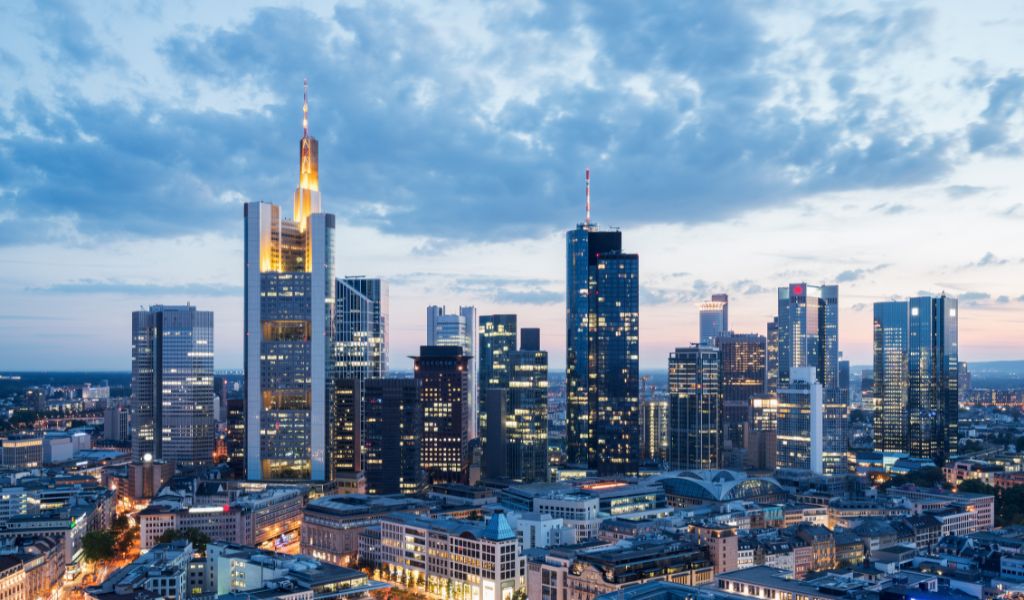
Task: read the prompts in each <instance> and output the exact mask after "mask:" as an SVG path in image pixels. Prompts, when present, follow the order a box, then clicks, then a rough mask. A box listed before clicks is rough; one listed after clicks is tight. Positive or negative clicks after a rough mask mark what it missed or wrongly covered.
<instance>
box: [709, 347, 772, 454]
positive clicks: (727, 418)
mask: <svg viewBox="0 0 1024 600" xmlns="http://www.w3.org/2000/svg"><path fill="white" fill-rule="evenodd" d="M714 345H715V346H716V347H717V348H718V351H719V353H720V356H721V364H722V378H721V389H722V434H723V435H722V437H723V440H722V441H723V446H724V447H725V448H742V447H743V426H744V424H745V423H748V422H750V399H751V398H753V397H754V396H755V395H757V394H763V393H764V390H765V373H766V365H765V348H766V343H765V338H764V336H763V335H757V334H756V333H726V334H724V335H721V336H719V337H717V338H715V340H714Z"/></svg>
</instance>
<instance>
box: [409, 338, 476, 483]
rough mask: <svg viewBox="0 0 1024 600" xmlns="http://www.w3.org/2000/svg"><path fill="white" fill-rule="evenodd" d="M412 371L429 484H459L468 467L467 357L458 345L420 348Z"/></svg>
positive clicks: (421, 456)
mask: <svg viewBox="0 0 1024 600" xmlns="http://www.w3.org/2000/svg"><path fill="white" fill-rule="evenodd" d="M413 368H414V370H415V373H416V381H417V382H418V383H419V392H420V402H421V404H422V407H423V437H422V439H421V440H420V459H421V464H422V466H423V469H424V470H425V471H426V472H427V476H428V478H429V480H430V483H434V484H436V483H462V482H464V481H465V478H466V476H467V475H468V471H467V469H468V467H469V418H470V411H469V410H468V406H469V376H468V368H469V357H467V356H466V355H465V354H464V353H463V352H462V348H461V347H460V346H421V347H420V355H419V356H416V357H414V358H413Z"/></svg>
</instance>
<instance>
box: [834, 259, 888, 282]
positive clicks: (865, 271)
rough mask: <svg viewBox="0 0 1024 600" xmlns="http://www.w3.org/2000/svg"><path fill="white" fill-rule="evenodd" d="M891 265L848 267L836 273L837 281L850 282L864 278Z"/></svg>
mask: <svg viewBox="0 0 1024 600" xmlns="http://www.w3.org/2000/svg"><path fill="white" fill-rule="evenodd" d="M887 267H889V265H888V264H881V265H875V266H873V267H863V268H860V269H848V270H846V271H843V272H841V273H839V275H836V283H849V282H853V281H857V280H859V279H862V278H863V277H864V276H866V275H870V274H871V273H877V272H879V271H881V270H882V269H885V268H887Z"/></svg>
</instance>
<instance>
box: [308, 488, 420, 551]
mask: <svg viewBox="0 0 1024 600" xmlns="http://www.w3.org/2000/svg"><path fill="white" fill-rule="evenodd" d="M430 506H431V505H430V504H429V503H427V502H424V501H423V500H418V499H416V498H411V497H408V496H401V495H397V494H396V495H392V496H373V495H366V494H344V495H341V496H324V497H322V498H317V499H316V500H313V501H312V502H310V503H309V504H307V505H306V507H305V508H304V509H303V511H302V514H303V519H302V533H301V535H300V536H299V537H300V544H301V548H302V553H303V554H308V555H309V556H312V557H313V558H316V559H317V560H323V561H326V562H329V563H331V564H335V565H340V566H350V565H353V564H355V562H356V559H357V558H361V557H362V554H360V553H359V544H360V535H361V534H362V532H363V530H365V529H366V528H368V527H375V526H377V525H378V524H379V523H380V520H381V519H382V518H383V517H386V516H388V515H393V514H397V513H410V514H420V515H425V514H427V513H429V511H430Z"/></svg>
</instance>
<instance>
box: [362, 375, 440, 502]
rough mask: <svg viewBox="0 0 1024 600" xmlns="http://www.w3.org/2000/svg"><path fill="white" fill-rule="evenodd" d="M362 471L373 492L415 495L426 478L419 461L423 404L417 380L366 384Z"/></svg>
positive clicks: (389, 379)
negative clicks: (421, 404)
mask: <svg viewBox="0 0 1024 600" xmlns="http://www.w3.org/2000/svg"><path fill="white" fill-rule="evenodd" d="M362 422H363V446H364V450H363V460H362V466H363V472H364V473H365V474H366V491H367V492H368V493H370V494H399V493H401V494H416V493H420V492H422V491H423V490H424V488H425V484H426V480H425V478H424V473H423V469H422V467H421V463H420V440H421V439H422V438H423V407H422V406H420V400H419V384H418V382H417V380H415V379H399V378H387V379H370V380H367V381H365V382H364V383H363V415H362Z"/></svg>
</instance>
